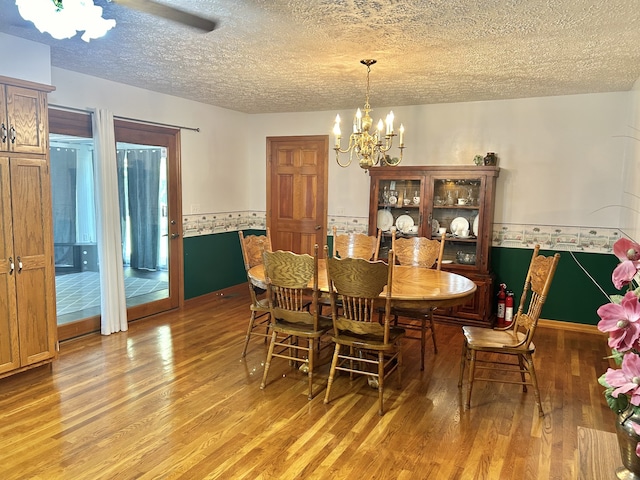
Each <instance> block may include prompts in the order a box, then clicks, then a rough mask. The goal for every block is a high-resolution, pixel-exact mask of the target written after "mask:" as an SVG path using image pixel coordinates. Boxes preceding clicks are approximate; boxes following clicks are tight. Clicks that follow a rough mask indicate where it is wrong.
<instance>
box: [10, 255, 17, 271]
mask: <svg viewBox="0 0 640 480" xmlns="http://www.w3.org/2000/svg"><path fill="white" fill-rule="evenodd" d="M15 268H16V266H15V264H14V263H13V257H9V275H11V274H12V273H13V271H14V270H15Z"/></svg>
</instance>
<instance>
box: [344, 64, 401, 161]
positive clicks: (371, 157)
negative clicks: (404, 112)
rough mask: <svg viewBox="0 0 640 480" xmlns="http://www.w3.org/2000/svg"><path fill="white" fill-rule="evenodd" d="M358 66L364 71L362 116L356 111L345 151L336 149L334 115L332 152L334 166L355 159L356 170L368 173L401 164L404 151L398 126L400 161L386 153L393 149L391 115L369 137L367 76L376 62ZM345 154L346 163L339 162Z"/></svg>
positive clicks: (370, 121) (370, 124)
mask: <svg viewBox="0 0 640 480" xmlns="http://www.w3.org/2000/svg"><path fill="white" fill-rule="evenodd" d="M360 63H362V64H363V65H366V67H367V96H366V98H365V102H364V109H363V111H364V115H363V113H362V111H360V109H359V108H358V110H357V111H356V115H355V117H354V120H353V133H352V134H351V135H350V136H349V145H348V146H347V148H346V149H345V150H342V149H341V148H340V139H341V137H342V134H341V132H340V115H336V123H335V125H334V126H333V135H334V140H335V146H334V147H333V149H334V150H335V151H336V162H338V165H340V166H341V167H348V166H349V165H351V162H352V160H353V158H354V156H355V157H356V158H357V159H358V163H359V164H360V167H361V168H363V169H365V170H368V169H369V168H371V167H373V166H374V165H378V164H380V165H398V164H399V163H400V162H401V161H402V151H403V150H404V126H403V125H402V124H400V129H399V139H398V140H399V145H398V148H399V149H400V157H396V158H390V157H389V156H388V155H387V154H386V153H387V152H388V151H389V150H390V149H391V147H392V145H393V137H395V136H396V133H395V131H394V130H393V120H394V118H393V112H392V111H390V112H389V113H388V114H387V117H386V121H385V123H382V119H380V120H379V121H378V125H377V129H376V130H375V131H374V132H373V133H370V129H371V127H372V125H373V120H372V119H371V116H369V112H371V106H370V105H369V73H370V72H371V65H373V64H375V63H376V60H371V59H366V60H360ZM341 153H348V154H349V159H348V161H347V162H346V163H341V162H340V154H341Z"/></svg>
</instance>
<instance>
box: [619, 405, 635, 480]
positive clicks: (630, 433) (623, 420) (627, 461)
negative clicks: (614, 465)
mask: <svg viewBox="0 0 640 480" xmlns="http://www.w3.org/2000/svg"><path fill="white" fill-rule="evenodd" d="M634 423H635V424H640V415H638V414H636V413H634V412H633V410H626V411H624V412H622V413H620V414H619V415H618V418H617V420H616V435H617V437H618V445H619V447H620V457H621V458H622V464H623V465H624V467H620V468H618V469H617V470H616V477H617V478H620V479H624V480H640V457H638V456H637V455H636V446H637V445H638V442H640V435H638V434H637V433H636V432H635V431H634V430H633V427H632V424H634Z"/></svg>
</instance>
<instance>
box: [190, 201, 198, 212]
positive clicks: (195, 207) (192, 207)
mask: <svg viewBox="0 0 640 480" xmlns="http://www.w3.org/2000/svg"><path fill="white" fill-rule="evenodd" d="M191 213H200V204H199V203H192V204H191Z"/></svg>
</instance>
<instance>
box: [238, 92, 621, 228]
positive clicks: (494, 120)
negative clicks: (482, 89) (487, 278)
mask: <svg viewBox="0 0 640 480" xmlns="http://www.w3.org/2000/svg"><path fill="white" fill-rule="evenodd" d="M630 95H631V93H629V92H621V93H604V94H591V95H572V96H562V97H547V98H528V99H518V100H500V101H487V102H472V103H455V104H439V105H417V106H409V107H393V108H392V109H393V111H394V115H395V118H396V125H399V124H400V122H402V123H404V125H405V128H406V135H405V144H406V146H407V148H406V149H405V154H404V160H403V162H402V164H403V165H438V164H468V165H471V164H472V163H473V162H472V161H473V157H474V155H476V154H482V155H484V154H486V152H488V151H493V152H497V154H498V156H499V166H500V167H501V169H502V170H501V172H500V178H499V179H498V192H497V202H496V203H497V208H496V212H495V221H496V222H499V223H524V224H547V225H575V226H600V227H617V226H618V223H619V215H620V210H619V209H618V208H615V209H612V208H604V209H602V210H599V209H601V208H602V207H604V206H606V205H619V204H620V201H621V196H620V182H621V178H622V177H621V172H622V167H623V162H624V152H625V145H626V141H625V140H624V139H623V138H620V137H618V136H619V135H623V134H625V132H627V130H628V128H627V125H628V123H629V118H630V112H631V104H630V103H631V102H630ZM355 106H357V105H355V101H354V107H355ZM374 108H375V105H374ZM388 110H389V108H388V107H387V108H382V107H380V108H375V111H374V115H372V116H374V120H375V121H377V118H378V116H384V115H386V112H387V111H388ZM336 113H340V117H341V118H343V119H345V120H344V123H345V124H347V125H348V123H349V121H348V120H347V119H350V118H352V116H353V111H339V112H333V111H331V112H329V111H327V112H311V113H292V114H273V115H251V116H250V117H249V124H250V131H251V136H250V138H249V142H250V144H249V161H250V163H251V164H252V170H251V171H252V176H251V179H250V182H251V192H252V195H251V197H250V199H249V202H250V205H251V208H252V209H261V208H262V209H263V208H264V205H265V200H264V199H265V181H266V180H265V172H264V164H265V138H266V137H267V136H277V135H309V134H320V135H322V134H326V135H330V133H331V129H332V127H333V119H334V118H335V115H336ZM345 130H346V126H345V125H343V131H345ZM332 142H333V138H332V137H331V140H330V144H331V145H332V144H333V143H332ZM343 143H344V139H343ZM392 156H397V150H396V151H395V153H392ZM329 162H330V169H329V188H330V190H329V213H330V214H333V215H336V214H340V210H341V209H342V208H344V209H345V212H346V214H347V215H354V216H366V215H367V206H368V205H367V203H368V184H369V181H368V176H367V175H366V174H364V172H363V171H362V170H361V169H360V168H359V167H358V166H357V165H351V166H350V167H349V168H347V169H342V168H340V167H338V166H337V165H336V163H335V158H334V155H333V151H331V152H330V159H329Z"/></svg>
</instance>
